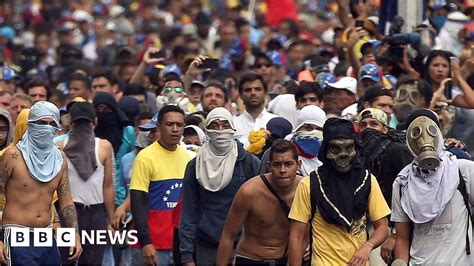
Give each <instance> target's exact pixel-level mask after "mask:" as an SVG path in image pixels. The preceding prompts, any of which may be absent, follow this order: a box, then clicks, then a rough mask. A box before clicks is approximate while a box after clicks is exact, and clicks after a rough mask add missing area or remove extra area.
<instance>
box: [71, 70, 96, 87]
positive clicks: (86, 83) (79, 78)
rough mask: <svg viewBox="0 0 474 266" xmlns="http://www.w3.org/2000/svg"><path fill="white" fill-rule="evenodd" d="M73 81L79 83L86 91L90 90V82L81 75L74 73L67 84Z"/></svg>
mask: <svg viewBox="0 0 474 266" xmlns="http://www.w3.org/2000/svg"><path fill="white" fill-rule="evenodd" d="M73 81H80V82H82V84H83V85H84V86H86V88H87V89H88V90H92V84H91V80H90V79H89V78H88V77H86V76H84V75H82V74H79V73H76V74H74V75H72V76H71V78H70V79H69V84H71V83H72V82H73Z"/></svg>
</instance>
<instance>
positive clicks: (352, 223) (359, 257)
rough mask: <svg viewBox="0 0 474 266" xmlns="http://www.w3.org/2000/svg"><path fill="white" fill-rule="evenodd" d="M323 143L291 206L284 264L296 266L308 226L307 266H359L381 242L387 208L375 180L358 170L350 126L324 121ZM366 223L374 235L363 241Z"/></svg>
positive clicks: (356, 147) (355, 141)
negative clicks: (309, 250)
mask: <svg viewBox="0 0 474 266" xmlns="http://www.w3.org/2000/svg"><path fill="white" fill-rule="evenodd" d="M323 139H324V140H323V142H322V146H321V150H320V152H319V159H320V160H321V161H322V162H323V165H322V166H320V167H319V168H318V169H317V170H316V171H314V172H312V173H311V175H310V177H305V178H304V179H303V180H302V181H301V182H300V183H299V185H298V188H297V189H296V194H295V198H294V200H293V205H292V206H291V211H290V215H289V217H290V218H291V219H292V222H291V229H290V241H289V243H290V244H289V260H290V265H301V262H302V259H303V253H304V249H305V248H306V246H305V245H304V243H305V238H306V236H307V233H308V224H310V227H311V243H312V245H311V248H312V258H311V264H312V265H348V264H349V265H365V264H366V263H367V260H368V258H369V255H370V252H371V251H372V249H373V248H376V247H378V246H379V245H380V244H382V243H383V242H384V241H385V239H386V238H387V233H388V232H387V226H388V222H387V218H386V216H387V215H389V214H390V209H389V208H388V206H387V203H386V202H385V200H384V199H383V195H382V192H381V191H380V187H379V185H378V183H377V179H376V178H375V177H374V176H373V175H371V174H370V173H369V172H368V171H367V170H365V169H364V168H363V165H362V163H361V161H360V145H359V143H358V139H357V136H356V133H355V131H354V127H353V125H352V123H351V122H350V121H348V120H344V119H338V118H331V119H329V120H327V121H326V123H325V124H324V128H323ZM313 206H314V207H313ZM368 220H369V221H370V223H371V224H372V225H373V226H374V228H375V230H374V233H373V234H372V236H371V237H370V238H369V239H368V240H367V233H366V224H367V222H368ZM335 240H337V241H335Z"/></svg>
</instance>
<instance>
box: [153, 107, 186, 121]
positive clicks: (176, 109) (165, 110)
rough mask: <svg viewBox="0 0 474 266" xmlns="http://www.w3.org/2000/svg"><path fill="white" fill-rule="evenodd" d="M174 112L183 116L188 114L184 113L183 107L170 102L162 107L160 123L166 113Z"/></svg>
mask: <svg viewBox="0 0 474 266" xmlns="http://www.w3.org/2000/svg"><path fill="white" fill-rule="evenodd" d="M173 112H175V113H180V114H182V115H183V118H184V117H185V116H186V115H185V114H184V111H183V109H181V108H179V107H178V106H176V105H172V104H168V105H165V106H164V107H163V108H161V109H160V112H159V113H158V123H161V121H163V117H164V116H165V114H166V113H173Z"/></svg>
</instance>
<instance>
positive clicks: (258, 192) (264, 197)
mask: <svg viewBox="0 0 474 266" xmlns="http://www.w3.org/2000/svg"><path fill="white" fill-rule="evenodd" d="M267 164H268V168H270V169H271V172H270V173H268V174H262V175H260V177H255V178H252V179H251V180H249V181H248V182H246V183H245V184H244V185H243V186H242V187H241V188H240V189H239V191H238V192H237V194H236V195H235V198H234V201H233V202H232V206H231V208H230V210H229V214H228V215H227V220H226V223H225V225H224V230H223V232H222V237H221V240H220V244H219V250H218V252H217V265H227V262H228V260H229V257H230V255H231V252H232V246H233V243H234V241H235V238H236V236H237V234H238V233H239V232H240V229H241V226H242V225H243V228H244V229H243V232H244V233H243V236H242V238H241V240H240V241H239V244H238V245H237V256H236V260H235V264H236V265H244V264H252V265H268V264H272V263H274V264H275V265H286V263H287V259H288V257H287V255H288V254H287V247H288V236H289V233H290V221H289V220H288V213H289V211H290V207H289V206H291V203H292V202H293V197H294V195H295V190H296V187H297V186H298V183H299V181H300V180H301V178H302V177H301V176H297V175H296V172H297V170H298V168H299V166H300V164H301V163H300V162H299V161H298V153H297V151H296V148H295V146H294V145H293V144H292V143H291V142H289V141H287V140H277V141H275V143H274V144H273V145H272V147H271V150H270V162H268V163H267ZM272 265H273V264H272Z"/></svg>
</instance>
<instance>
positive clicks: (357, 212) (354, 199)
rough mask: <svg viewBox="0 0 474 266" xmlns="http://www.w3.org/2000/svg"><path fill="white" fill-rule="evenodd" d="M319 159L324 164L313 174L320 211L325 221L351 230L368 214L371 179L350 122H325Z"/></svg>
mask: <svg viewBox="0 0 474 266" xmlns="http://www.w3.org/2000/svg"><path fill="white" fill-rule="evenodd" d="M318 158H319V159H320V160H321V161H322V162H323V165H322V166H320V167H319V168H318V169H317V172H313V173H311V175H312V176H311V178H316V180H317V183H319V184H320V185H321V186H320V185H319V184H318V185H317V186H316V187H318V189H317V190H316V199H317V204H318V210H319V211H320V212H321V215H322V217H323V218H324V220H325V221H326V222H328V223H331V224H336V225H340V226H342V227H344V228H345V229H346V230H347V231H351V230H352V229H353V228H352V227H353V224H357V222H358V221H359V220H360V219H361V218H363V217H364V215H365V213H366V212H367V205H368V196H369V193H370V187H371V185H370V183H371V176H370V174H369V172H368V171H366V170H365V169H364V168H363V166H362V163H361V159H360V142H359V139H358V137H357V134H356V133H355V130H354V126H353V124H352V123H351V122H350V121H348V120H345V119H339V118H331V119H328V120H327V121H326V123H325V124H324V128H323V143H322V146H321V150H320V153H319V155H318ZM324 195H325V196H326V197H325V196H324Z"/></svg>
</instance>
